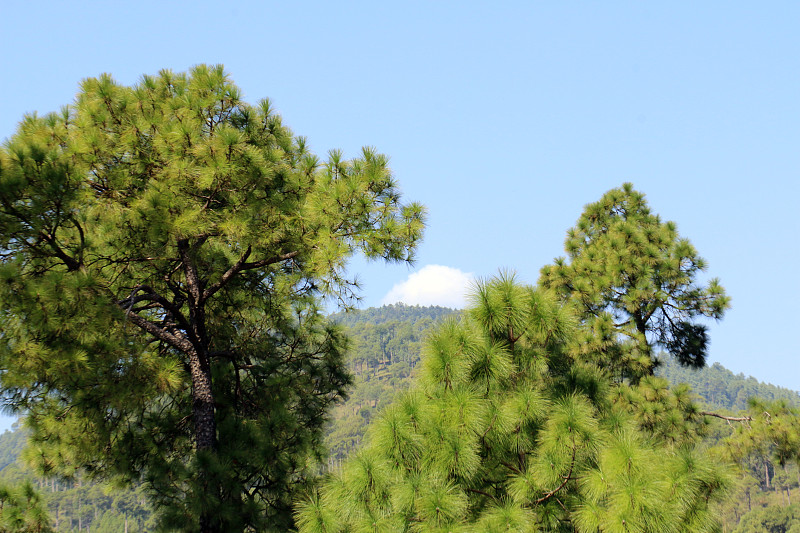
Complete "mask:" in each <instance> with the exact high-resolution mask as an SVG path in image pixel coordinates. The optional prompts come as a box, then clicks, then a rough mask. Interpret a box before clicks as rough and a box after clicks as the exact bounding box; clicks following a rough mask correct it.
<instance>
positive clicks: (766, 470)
mask: <svg viewBox="0 0 800 533" xmlns="http://www.w3.org/2000/svg"><path fill="white" fill-rule="evenodd" d="M764 484H765V485H766V486H767V490H769V463H768V462H767V461H764Z"/></svg>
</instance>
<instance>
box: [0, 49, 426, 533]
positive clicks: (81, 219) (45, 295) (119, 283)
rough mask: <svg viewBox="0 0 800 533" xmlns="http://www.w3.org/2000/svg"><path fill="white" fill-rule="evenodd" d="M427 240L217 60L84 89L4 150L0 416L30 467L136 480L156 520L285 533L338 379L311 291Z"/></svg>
mask: <svg viewBox="0 0 800 533" xmlns="http://www.w3.org/2000/svg"><path fill="white" fill-rule="evenodd" d="M423 226H424V210H423V208H422V207H421V206H420V205H418V204H413V203H412V204H403V203H401V200H400V195H399V192H398V190H397V187H396V184H395V181H394V178H393V176H392V174H391V171H390V170H389V167H388V158H387V157H386V156H384V155H381V154H379V153H378V152H376V151H375V150H373V149H371V148H365V149H364V150H363V153H362V154H361V156H360V157H357V158H355V159H351V160H347V159H345V158H344V157H343V156H342V154H341V153H340V152H338V151H332V152H330V153H329V156H328V158H327V159H325V160H322V159H320V158H318V157H317V156H315V155H314V154H312V153H311V152H310V150H309V148H308V143H307V141H306V140H305V139H304V138H303V137H296V136H294V135H293V134H292V132H291V131H290V130H289V129H288V128H287V127H286V126H284V125H283V123H282V120H281V117H280V116H279V115H278V114H276V113H275V112H274V110H273V108H272V106H271V104H270V103H269V101H266V100H263V101H261V102H259V103H258V104H257V105H255V106H253V105H248V104H246V103H245V102H243V101H242V99H241V94H240V90H239V89H238V88H237V87H236V86H235V85H234V84H233V83H232V82H231V81H230V79H229V77H228V75H227V74H226V73H225V72H224V70H223V68H222V67H220V66H215V67H210V66H205V65H200V66H198V67H195V68H193V69H192V70H191V71H190V72H189V73H187V74H175V73H172V72H169V71H162V72H160V73H159V74H158V75H157V76H144V77H142V79H141V81H140V82H139V83H138V84H136V85H134V86H131V87H128V86H123V85H120V84H118V83H116V82H115V81H114V80H113V79H112V78H111V77H110V76H108V75H103V76H100V77H99V78H90V79H87V80H85V81H84V82H83V83H82V84H81V90H80V93H79V94H78V96H77V98H76V101H75V103H74V105H72V106H68V107H65V108H64V109H63V110H62V111H61V112H59V113H54V114H49V115H46V116H43V117H39V116H36V115H31V116H27V117H25V119H24V120H23V121H22V123H21V124H20V126H19V130H18V132H17V133H16V135H15V136H14V137H13V138H12V139H10V140H9V141H7V142H6V143H5V145H4V146H3V148H2V150H0V239H1V240H0V326H2V330H3V335H2V338H0V372H2V393H3V395H4V398H5V403H6V406H8V407H10V408H12V409H15V410H18V411H20V412H25V413H27V415H28V423H29V425H30V427H31V429H32V430H33V433H32V443H33V446H34V448H35V450H36V454H35V455H36V456H37V462H38V464H39V466H40V468H41V469H42V470H43V471H45V472H58V473H61V474H62V475H69V474H70V472H71V471H74V469H77V468H80V469H82V470H83V471H85V472H88V473H89V474H98V475H106V476H121V477H122V478H123V479H127V480H133V479H139V480H140V481H142V482H143V483H145V486H146V487H148V489H149V494H150V496H151V498H152V499H153V501H154V503H155V504H156V506H157V507H159V508H161V509H162V511H163V514H162V518H163V522H164V525H165V526H167V527H173V528H176V529H182V530H186V531H203V532H208V531H234V530H242V529H244V528H247V527H250V528H255V529H259V530H263V529H265V528H267V529H269V528H270V527H271V528H275V529H276V530H281V531H282V530H285V528H287V527H288V524H289V520H290V515H289V514H288V513H287V509H288V504H289V501H290V498H291V493H292V487H294V486H295V485H296V484H298V483H301V482H302V480H303V473H304V472H305V470H306V467H307V463H308V460H307V458H308V457H309V456H313V455H314V454H317V453H318V452H319V448H320V439H321V434H320V426H321V424H322V422H323V420H324V417H325V410H326V409H327V408H328V406H329V405H330V404H331V403H332V402H334V401H335V400H336V399H337V398H339V397H340V396H341V395H342V393H343V390H344V387H345V386H346V385H347V383H348V379H349V378H348V375H347V373H346V372H345V370H344V367H343V363H342V354H343V350H344V348H345V347H346V340H345V339H344V337H343V335H342V334H341V331H340V330H339V328H337V327H336V326H335V325H334V324H331V323H329V321H327V320H326V319H325V318H324V316H323V315H322V313H321V312H320V305H319V302H320V298H332V299H334V300H335V299H338V300H340V301H343V302H345V303H346V302H348V301H349V299H350V298H352V297H354V296H356V295H357V293H356V292H355V291H356V289H357V287H356V285H355V282H354V280H352V279H349V278H348V277H347V276H346V275H345V266H346V264H347V260H348V258H349V257H350V256H351V255H352V254H353V253H355V252H361V253H363V254H364V255H366V257H368V258H372V259H382V260H386V261H410V260H412V259H413V254H414V250H415V246H416V243H417V242H418V241H419V239H420V237H421V233H422V229H423ZM71 469H72V470H71Z"/></svg>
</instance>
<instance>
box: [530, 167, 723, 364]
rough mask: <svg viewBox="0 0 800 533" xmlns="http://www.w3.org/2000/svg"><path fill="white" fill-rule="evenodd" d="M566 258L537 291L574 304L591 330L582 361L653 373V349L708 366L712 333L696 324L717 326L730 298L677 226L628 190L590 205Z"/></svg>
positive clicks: (570, 235)
mask: <svg viewBox="0 0 800 533" xmlns="http://www.w3.org/2000/svg"><path fill="white" fill-rule="evenodd" d="M565 249H566V252H567V258H564V257H561V258H558V259H556V260H555V262H554V264H552V265H547V266H545V267H544V268H542V271H541V277H540V284H541V285H542V286H543V287H546V288H549V289H554V290H556V291H558V293H559V294H560V295H561V296H562V297H563V298H564V299H567V300H569V301H571V302H572V303H573V304H574V305H575V306H576V307H577V308H578V309H579V313H580V315H581V317H582V319H583V320H585V321H586V322H587V324H588V325H589V326H590V327H589V328H588V329H587V330H586V336H585V338H584V339H583V340H582V342H581V345H582V346H583V348H581V349H582V350H583V351H584V353H589V352H591V351H593V352H594V353H595V354H602V357H603V358H604V359H605V363H606V364H607V365H608V366H609V367H611V368H612V371H615V372H616V373H617V374H619V375H621V376H622V377H629V378H634V379H636V378H638V376H642V375H647V374H651V373H652V367H653V359H654V358H655V356H656V353H655V350H654V349H655V348H656V347H660V348H662V349H664V350H666V351H667V352H669V353H670V354H671V355H672V356H674V357H675V358H676V359H677V360H678V361H679V362H680V363H681V364H683V365H685V366H692V367H702V366H704V365H705V360H706V355H707V350H708V342H709V340H708V335H707V328H706V326H705V325H704V324H702V323H697V322H695V321H694V319H696V318H697V317H708V318H713V319H720V318H722V316H723V315H724V313H725V310H726V309H727V308H728V307H729V306H730V298H729V297H728V296H727V295H726V294H725V289H724V288H723V287H722V286H721V285H720V284H719V281H718V280H717V279H711V280H710V281H709V282H708V283H707V284H705V285H704V284H703V283H702V282H701V280H700V279H698V278H699V275H700V273H701V272H703V271H705V270H706V262H705V260H704V259H703V258H702V257H700V256H699V255H698V253H697V250H695V248H694V246H692V244H691V242H689V240H688V239H686V238H682V237H681V236H680V235H679V234H678V230H677V227H676V225H675V223H674V222H662V221H661V218H660V217H659V216H658V215H655V214H653V213H651V212H650V208H649V206H648V205H647V201H646V200H645V196H644V194H642V193H641V192H638V191H636V190H635V189H634V188H633V185H631V184H630V183H625V184H623V186H622V187H620V188H616V189H612V190H610V191H608V192H607V193H606V194H604V195H603V197H602V198H601V199H600V200H599V201H597V202H594V203H591V204H589V205H587V206H586V207H585V209H584V211H583V214H582V215H581V217H580V219H578V223H577V225H576V226H575V227H574V228H572V229H570V230H569V231H568V232H567V239H566V241H565Z"/></svg>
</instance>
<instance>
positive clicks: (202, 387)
mask: <svg viewBox="0 0 800 533" xmlns="http://www.w3.org/2000/svg"><path fill="white" fill-rule="evenodd" d="M203 355H205V354H203ZM189 369H190V372H191V376H192V400H193V401H192V418H193V420H194V433H195V442H196V446H197V452H198V453H203V452H207V453H211V454H214V453H216V451H217V421H216V418H215V409H214V393H213V390H212V388H211V365H210V364H209V361H208V357H207V356H205V357H202V356H201V355H200V354H198V353H197V351H193V352H192V353H190V354H189ZM199 475H200V480H199V481H200V486H201V487H202V490H203V492H205V493H206V494H209V493H210V494H213V495H219V490H217V487H216V486H214V484H213V481H212V480H211V479H209V478H210V475H209V473H208V472H207V471H203V470H201V471H200V473H199ZM212 518H213V517H212V513H211V511H209V510H205V511H203V513H202V514H201V515H200V517H199V521H200V533H221V532H220V530H219V528H218V526H217V525H214V524H213V523H212Z"/></svg>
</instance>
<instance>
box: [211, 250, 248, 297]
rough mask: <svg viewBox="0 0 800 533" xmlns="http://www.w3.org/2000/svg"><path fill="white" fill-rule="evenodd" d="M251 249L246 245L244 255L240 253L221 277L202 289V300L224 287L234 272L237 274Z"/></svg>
mask: <svg viewBox="0 0 800 533" xmlns="http://www.w3.org/2000/svg"><path fill="white" fill-rule="evenodd" d="M251 251H252V248H251V247H250V246H248V247H247V250H246V251H245V252H244V255H242V257H240V258H239V260H238V261H236V263H234V264H233V266H231V267H230V268H229V269H228V270H227V271H226V272H225V273H224V274H223V275H222V277H221V278H219V281H217V282H216V283H214V284H212V285H211V286H210V287H208V288H207V289H206V290H205V291H203V296H202V299H203V301H206V300H208V299H209V298H211V297H212V296H213V295H214V293H216V292H217V291H218V290H220V289H221V288H222V287H224V286H225V284H227V283H228V281H230V279H231V278H232V277H233V276H235V275H236V274H238V273H239V272H240V271H241V270H242V267H244V265H245V261H247V258H248V257H250V252H251Z"/></svg>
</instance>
